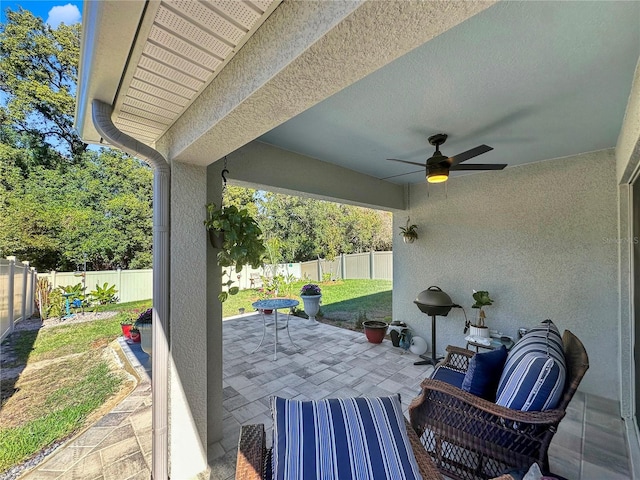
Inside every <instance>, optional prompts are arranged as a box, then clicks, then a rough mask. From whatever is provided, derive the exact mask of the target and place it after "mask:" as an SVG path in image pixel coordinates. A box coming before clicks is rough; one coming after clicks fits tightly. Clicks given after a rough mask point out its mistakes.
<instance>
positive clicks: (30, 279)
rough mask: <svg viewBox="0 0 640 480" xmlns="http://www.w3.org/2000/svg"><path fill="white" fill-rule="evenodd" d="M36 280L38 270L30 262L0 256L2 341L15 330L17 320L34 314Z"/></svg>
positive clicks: (0, 323)
mask: <svg viewBox="0 0 640 480" xmlns="http://www.w3.org/2000/svg"><path fill="white" fill-rule="evenodd" d="M36 282H37V274H36V270H35V269H34V268H32V267H30V266H29V262H20V261H19V260H17V259H16V257H7V258H6V259H4V258H0V341H2V340H3V339H4V338H5V337H6V336H7V335H9V333H11V332H12V331H13V326H14V325H15V323H16V322H19V321H20V320H22V319H24V318H29V317H31V316H32V315H33V314H34V312H35V309H36V306H35V298H34V295H35V291H36Z"/></svg>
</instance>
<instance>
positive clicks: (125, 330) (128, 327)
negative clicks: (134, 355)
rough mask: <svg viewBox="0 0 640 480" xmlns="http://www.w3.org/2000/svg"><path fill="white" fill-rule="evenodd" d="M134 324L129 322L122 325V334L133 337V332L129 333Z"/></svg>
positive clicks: (125, 336)
mask: <svg viewBox="0 0 640 480" xmlns="http://www.w3.org/2000/svg"><path fill="white" fill-rule="evenodd" d="M131 327H132V325H131V324H128V325H122V324H121V325H120V328H122V335H123V336H124V338H131V333H129V330H131Z"/></svg>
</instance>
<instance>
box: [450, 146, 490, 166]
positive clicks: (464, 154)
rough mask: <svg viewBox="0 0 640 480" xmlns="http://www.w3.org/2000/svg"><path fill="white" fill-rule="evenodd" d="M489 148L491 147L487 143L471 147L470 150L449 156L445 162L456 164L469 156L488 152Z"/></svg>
mask: <svg viewBox="0 0 640 480" xmlns="http://www.w3.org/2000/svg"><path fill="white" fill-rule="evenodd" d="M491 150H493V147H490V146H489V145H480V146H478V147H476V148H472V149H471V150H467V151H466V152H462V153H459V154H458V155H455V156H453V157H449V158H448V159H447V162H449V165H451V166H454V165H458V164H459V163H462V162H466V161H467V160H469V159H470V158H473V157H477V156H478V155H482V154H483V153H487V152H490V151H491Z"/></svg>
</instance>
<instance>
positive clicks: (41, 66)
mask: <svg viewBox="0 0 640 480" xmlns="http://www.w3.org/2000/svg"><path fill="white" fill-rule="evenodd" d="M6 16H7V22H6V24H4V25H3V26H2V27H3V28H2V29H1V30H0V89H1V90H2V92H4V93H5V94H6V95H7V101H6V105H5V106H3V108H2V114H1V116H0V118H1V120H2V124H4V125H10V126H11V127H12V128H13V129H14V131H15V132H18V133H21V134H25V135H26V138H30V139H32V141H34V142H35V143H37V144H40V145H41V146H44V145H45V144H50V145H54V146H56V147H59V149H60V151H61V152H62V153H63V154H64V153H68V154H70V157H64V156H61V157H59V159H60V160H62V159H65V158H66V159H70V160H74V161H77V160H79V159H80V156H81V155H82V153H83V152H84V151H85V150H86V148H87V145H86V144H85V143H84V142H82V140H80V137H78V135H77V133H75V130H74V128H73V114H74V109H75V89H76V80H77V75H78V61H79V56H80V24H75V25H64V24H62V25H60V26H59V27H58V28H57V29H55V30H54V29H52V28H51V27H49V26H48V25H46V24H45V23H44V22H43V21H42V19H41V18H39V17H35V16H34V15H33V14H32V13H31V12H29V11H27V10H23V9H22V8H20V9H19V10H18V11H12V10H10V9H7V10H6Z"/></svg>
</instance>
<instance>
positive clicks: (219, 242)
mask: <svg viewBox="0 0 640 480" xmlns="http://www.w3.org/2000/svg"><path fill="white" fill-rule="evenodd" d="M209 241H210V242H211V246H212V247H213V248H218V249H220V248H222V247H223V246H224V232H222V231H220V230H209Z"/></svg>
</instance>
